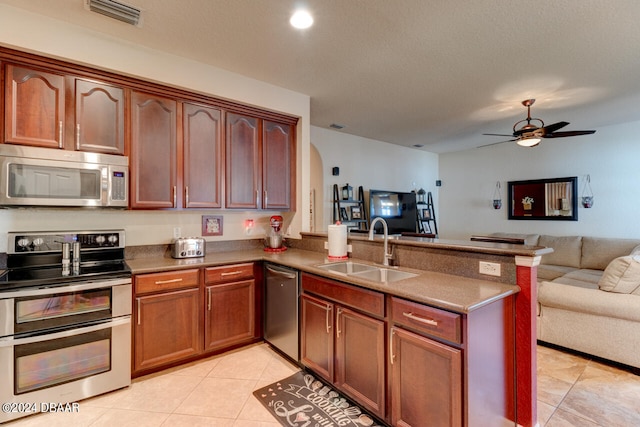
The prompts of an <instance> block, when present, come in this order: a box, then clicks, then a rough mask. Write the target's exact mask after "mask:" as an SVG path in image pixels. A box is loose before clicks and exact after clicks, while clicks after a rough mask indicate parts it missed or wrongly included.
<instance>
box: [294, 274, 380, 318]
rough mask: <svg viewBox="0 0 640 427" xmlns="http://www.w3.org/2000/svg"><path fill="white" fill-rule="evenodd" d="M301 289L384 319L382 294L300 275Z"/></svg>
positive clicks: (320, 278) (307, 275) (308, 275)
mask: <svg viewBox="0 0 640 427" xmlns="http://www.w3.org/2000/svg"><path fill="white" fill-rule="evenodd" d="M302 289H303V290H304V291H307V292H311V293H314V294H316V295H321V296H323V297H325V298H328V299H330V300H332V301H336V302H339V303H342V304H344V305H347V306H350V307H353V308H357V309H359V310H362V311H364V312H367V313H370V314H373V315H374V316H379V317H384V294H381V293H380V292H376V291H370V290H368V289H362V288H358V287H357V286H352V285H348V284H346V283H342V282H336V281H334V280H330V279H325V278H323V277H318V276H313V275H310V274H306V273H303V274H302Z"/></svg>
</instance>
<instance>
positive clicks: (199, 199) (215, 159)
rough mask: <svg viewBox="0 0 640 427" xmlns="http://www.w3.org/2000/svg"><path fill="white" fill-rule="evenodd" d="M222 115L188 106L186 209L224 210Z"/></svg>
mask: <svg viewBox="0 0 640 427" xmlns="http://www.w3.org/2000/svg"><path fill="white" fill-rule="evenodd" d="M221 117H222V113H221V111H220V110H219V109H217V108H213V107H208V106H204V105H198V104H193V103H186V102H185V103H184V104H183V112H182V135H183V141H184V148H183V153H184V155H183V158H184V161H183V163H184V207H185V208H219V207H221V206H222V200H221V194H220V193H221V186H222V128H223V125H222V123H221V120H222V118H221Z"/></svg>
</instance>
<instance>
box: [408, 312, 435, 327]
mask: <svg viewBox="0 0 640 427" xmlns="http://www.w3.org/2000/svg"><path fill="white" fill-rule="evenodd" d="M402 315H403V316H404V317H408V318H409V319H411V320H415V321H416V322H420V323H424V324H427V325H431V326H438V322H437V321H436V320H433V319H425V318H424V317H420V316H417V315H415V314H413V313H412V312H410V311H405V312H403V313H402Z"/></svg>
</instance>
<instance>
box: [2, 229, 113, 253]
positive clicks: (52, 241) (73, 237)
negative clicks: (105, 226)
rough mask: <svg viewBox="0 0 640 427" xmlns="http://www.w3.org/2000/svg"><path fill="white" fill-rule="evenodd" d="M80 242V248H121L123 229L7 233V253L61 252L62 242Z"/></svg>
mask: <svg viewBox="0 0 640 427" xmlns="http://www.w3.org/2000/svg"><path fill="white" fill-rule="evenodd" d="M74 242H78V243H80V248H81V250H83V251H84V250H92V249H110V248H114V249H123V248H124V245H125V243H124V230H102V231H52V232H49V231H47V232H11V233H9V245H8V253H9V254H19V253H26V252H40V253H44V252H61V251H62V244H63V243H74Z"/></svg>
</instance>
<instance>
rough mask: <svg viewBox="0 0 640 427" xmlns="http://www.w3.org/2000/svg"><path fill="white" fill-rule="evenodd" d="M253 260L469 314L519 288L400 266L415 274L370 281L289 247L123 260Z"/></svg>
mask: <svg viewBox="0 0 640 427" xmlns="http://www.w3.org/2000/svg"><path fill="white" fill-rule="evenodd" d="M254 261H268V262H273V263H276V264H280V265H284V266H287V267H292V268H295V269H298V270H300V271H304V272H308V273H313V274H317V275H319V276H323V277H326V278H329V279H335V280H339V281H341V282H345V283H351V284H354V285H357V286H360V287H363V288H367V289H372V290H376V291H380V292H384V293H386V294H389V295H394V296H398V297H403V298H406V299H410V300H412V301H416V302H420V303H424V304H429V305H432V306H435V307H439V308H443V309H446V310H450V311H454V312H457V313H469V312H471V311H473V310H476V309H478V308H480V307H482V306H484V305H487V304H490V303H491V302H493V301H496V300H499V299H502V298H505V297H507V296H510V295H513V294H516V293H518V292H519V291H520V288H519V287H518V286H516V285H509V284H504V283H497V282H491V281H485V280H478V279H470V278H467V277H461V276H456V275H453V274H444V273H438V272H433V271H426V270H415V269H409V268H404V267H389V268H393V269H399V270H402V271H408V272H412V273H415V274H417V276H415V277H411V278H408V279H403V280H398V281H395V282H391V283H379V282H373V281H370V280H365V279H361V278H357V277H355V276H347V275H342V274H340V273H334V272H331V271H327V270H324V269H321V268H318V267H317V266H318V265H321V264H325V263H329V262H331V261H328V260H327V257H326V254H324V253H319V252H313V251H307V250H302V249H292V248H290V249H288V250H287V251H285V252H282V253H268V252H265V251H263V250H262V249H252V250H243V251H230V252H215V253H209V254H207V255H206V256H205V257H202V258H189V259H173V258H166V257H154V258H140V259H130V260H127V264H128V265H129V267H130V268H131V270H132V272H133V274H143V273H156V272H161V271H170V270H178V269H188V268H202V267H213V266H217V265H224V264H236V263H243V262H254ZM349 261H353V262H360V263H363V264H370V265H377V266H379V267H382V266H381V265H379V264H374V263H371V262H368V261H360V260H358V259H352V258H349Z"/></svg>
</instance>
